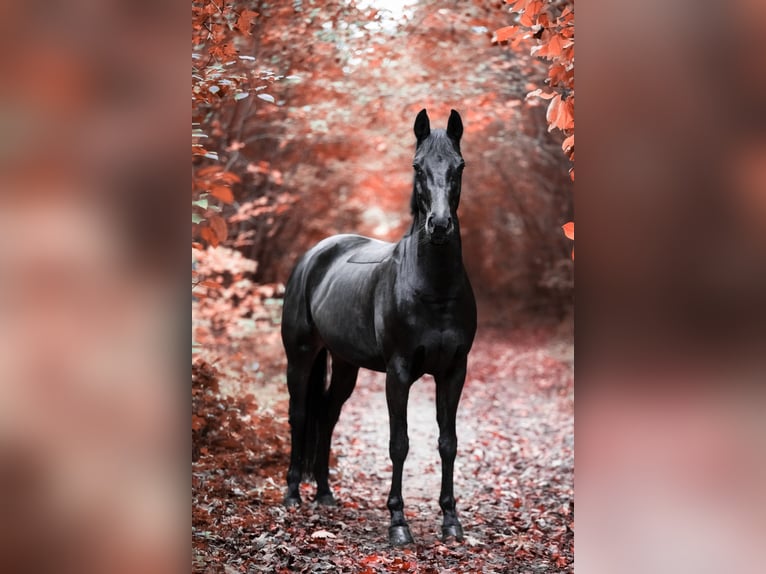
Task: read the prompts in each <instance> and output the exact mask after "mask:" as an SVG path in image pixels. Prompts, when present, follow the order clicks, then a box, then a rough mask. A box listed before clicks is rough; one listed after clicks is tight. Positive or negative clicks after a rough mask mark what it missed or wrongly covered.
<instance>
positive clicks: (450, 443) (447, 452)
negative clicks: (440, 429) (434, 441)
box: [439, 435, 457, 458]
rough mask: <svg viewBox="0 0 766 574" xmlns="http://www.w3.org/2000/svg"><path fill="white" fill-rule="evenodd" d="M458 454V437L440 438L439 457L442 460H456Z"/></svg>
mask: <svg viewBox="0 0 766 574" xmlns="http://www.w3.org/2000/svg"><path fill="white" fill-rule="evenodd" d="M456 454H457V437H456V436H447V435H445V436H440V437H439V455H441V457H442V458H455V455H456Z"/></svg>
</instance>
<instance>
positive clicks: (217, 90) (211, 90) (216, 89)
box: [207, 86, 221, 94]
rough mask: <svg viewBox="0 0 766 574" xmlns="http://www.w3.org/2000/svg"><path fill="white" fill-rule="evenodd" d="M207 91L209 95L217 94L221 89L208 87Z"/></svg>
mask: <svg viewBox="0 0 766 574" xmlns="http://www.w3.org/2000/svg"><path fill="white" fill-rule="evenodd" d="M207 91H208V92H210V93H211V94H217V93H218V92H220V91H221V88H219V87H218V86H210V87H209V88H208V89H207Z"/></svg>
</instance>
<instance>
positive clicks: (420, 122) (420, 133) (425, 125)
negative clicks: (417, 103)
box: [415, 109, 431, 144]
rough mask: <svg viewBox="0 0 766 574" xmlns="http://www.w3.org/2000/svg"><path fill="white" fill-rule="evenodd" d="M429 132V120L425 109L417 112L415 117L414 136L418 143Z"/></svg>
mask: <svg viewBox="0 0 766 574" xmlns="http://www.w3.org/2000/svg"><path fill="white" fill-rule="evenodd" d="M430 134H431V122H430V121H429V120H428V114H427V113H426V110H425V109H422V110H420V112H418V117H416V118H415V137H416V138H417V139H418V144H419V143H420V142H422V141H423V140H424V139H426V138H427V137H428V136H429V135H430Z"/></svg>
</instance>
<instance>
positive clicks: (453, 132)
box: [447, 110, 463, 145]
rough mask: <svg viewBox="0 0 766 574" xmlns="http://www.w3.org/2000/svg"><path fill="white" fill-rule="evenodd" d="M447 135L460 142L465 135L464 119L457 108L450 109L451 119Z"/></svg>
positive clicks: (448, 123)
mask: <svg viewBox="0 0 766 574" xmlns="http://www.w3.org/2000/svg"><path fill="white" fill-rule="evenodd" d="M447 135H448V136H449V137H451V138H452V139H453V140H455V143H457V144H458V145H459V144H460V138H461V137H462V136H463V120H461V119H460V114H459V113H457V112H456V111H455V110H450V113H449V121H448V122H447Z"/></svg>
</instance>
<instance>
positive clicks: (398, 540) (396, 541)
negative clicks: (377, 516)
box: [388, 524, 414, 546]
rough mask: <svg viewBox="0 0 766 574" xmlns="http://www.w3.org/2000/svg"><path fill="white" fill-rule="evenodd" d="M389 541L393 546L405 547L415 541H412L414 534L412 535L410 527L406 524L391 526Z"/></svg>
mask: <svg viewBox="0 0 766 574" xmlns="http://www.w3.org/2000/svg"><path fill="white" fill-rule="evenodd" d="M388 541H389V543H390V544H391V546H404V545H405V544H412V543H413V542H414V540H413V539H412V534H410V527H409V526H407V525H406V524H397V525H396V526H389V528H388Z"/></svg>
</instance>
